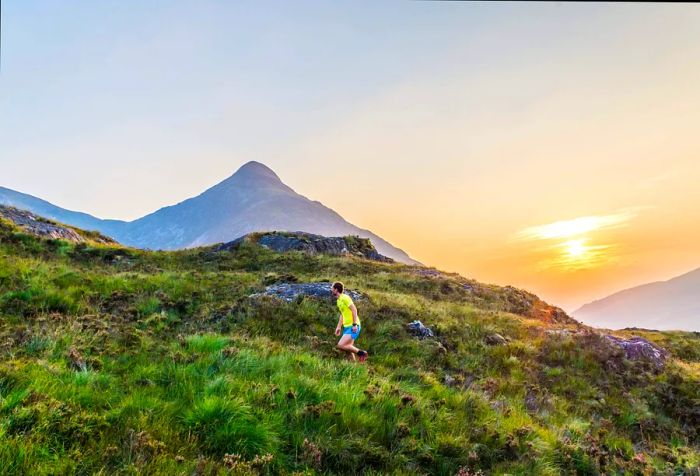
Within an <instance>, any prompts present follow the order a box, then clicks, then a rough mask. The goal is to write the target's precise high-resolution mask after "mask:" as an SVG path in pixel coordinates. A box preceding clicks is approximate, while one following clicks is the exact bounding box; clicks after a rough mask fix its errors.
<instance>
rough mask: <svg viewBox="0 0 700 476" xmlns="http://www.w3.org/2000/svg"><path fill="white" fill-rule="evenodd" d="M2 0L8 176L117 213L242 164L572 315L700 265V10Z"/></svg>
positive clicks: (0, 90) (448, 263) (176, 198)
mask: <svg viewBox="0 0 700 476" xmlns="http://www.w3.org/2000/svg"><path fill="white" fill-rule="evenodd" d="M267 7H268V8H264V9H263V8H261V7H259V6H258V5H256V4H255V3H236V4H225V5H222V4H217V3H214V2H202V3H197V4H196V5H191V4H187V3H186V2H171V3H168V4H167V5H165V4H162V5H161V4H159V5H144V4H142V3H134V2H100V3H99V4H94V3H87V2H85V3H80V4H76V5H74V7H73V8H72V9H71V11H70V12H68V11H67V9H64V8H61V7H60V6H58V5H56V4H52V3H50V2H39V1H27V2H21V3H20V2H16V3H11V4H7V3H5V4H3V15H2V22H3V25H2V31H3V37H2V69H1V70H0V166H1V167H2V170H3V173H2V177H1V178H0V186H5V187H8V188H11V189H13V190H17V191H20V192H23V193H28V194H31V195H34V196H37V197H39V198H42V199H45V200H48V201H50V202H52V203H54V204H55V205H58V206H61V207H64V208H68V209H72V210H76V211H82V212H86V213H90V214H93V215H95V216H98V217H101V218H117V219H127V220H130V219H134V218H137V217H140V216H143V215H146V214H148V213H150V212H153V211H155V210H157V209H158V208H161V207H163V206H167V205H172V204H175V203H178V202H180V201H182V200H184V199H187V198H189V197H192V196H195V195H197V194H199V193H201V192H202V191H204V190H205V189H206V188H208V187H210V186H212V185H214V184H216V183H218V182H220V181H221V180H224V179H225V178H226V177H228V176H229V175H231V174H232V173H233V172H234V171H235V170H236V169H237V168H238V167H239V166H240V165H242V164H244V163H245V162H248V161H249V160H256V161H259V162H262V163H264V164H266V165H267V166H269V167H270V168H272V169H273V170H274V171H275V172H276V173H277V174H278V175H279V176H280V177H281V179H282V180H283V181H284V182H285V183H286V184H287V185H289V186H291V187H292V188H293V189H295V190H296V191H297V192H299V193H301V194H302V195H305V196H307V197H309V198H310V199H312V200H318V201H320V202H322V203H324V204H325V205H327V206H329V207H330V208H332V209H334V210H336V211H337V212H338V213H340V214H341V215H342V216H343V217H344V218H346V219H347V220H348V221H350V222H352V223H354V224H356V225H358V226H360V227H363V228H367V229H369V230H371V231H373V232H374V233H376V234H378V235H379V236H381V237H383V238H385V239H386V240H388V241H389V242H391V243H392V244H394V245H396V246H398V247H400V248H402V249H403V250H405V251H406V252H407V253H409V254H410V255H411V256H412V257H413V258H415V259H417V260H419V261H421V262H423V263H425V264H427V265H431V266H435V267H437V268H440V269H444V270H447V271H455V272H459V273H461V274H463V275H465V276H468V277H473V278H475V279H478V280H480V281H485V282H492V283H497V284H512V285H515V286H518V287H522V288H525V289H528V290H530V291H532V292H535V293H536V294H538V295H540V296H541V297H542V298H543V299H545V300H547V301H549V302H551V303H553V304H556V305H559V306H561V307H563V308H565V309H566V310H567V311H573V310H575V309H576V308H578V307H579V306H580V305H582V304H584V303H586V302H589V301H592V300H594V299H600V298H603V297H605V296H607V295H610V294H612V293H614V292H617V291H620V290H622V289H625V288H628V287H631V286H635V285H639V284H644V283H648V282H653V281H662V280H666V279H669V278H672V277H675V276H678V275H681V274H683V273H686V272H688V271H690V270H693V269H696V268H698V267H700V258H699V257H698V246H697V243H698V242H700V220H699V219H698V218H699V217H700V190H699V189H698V188H697V183H698V179H700V168H698V167H697V165H696V163H697V159H696V157H695V156H696V154H697V153H698V149H699V148H700V147H699V146H698V143H697V138H696V135H697V133H696V132H695V128H694V124H696V123H697V122H698V120H699V119H700V107H699V106H700V81H699V80H700V65H698V64H697V61H695V58H697V57H698V53H700V28H698V27H697V25H698V24H700V6H698V5H692V4H681V5H675V4H592V5H591V4H549V3H547V4H510V3H508V4H488V3H486V4H475V3H459V2H455V3H452V2H446V3H434V2H425V3H420V2H416V3H393V2H386V3H379V4H375V3H369V2H362V3H352V4H350V3H339V4H329V3H320V2H318V3H316V2H304V3H299V4H295V5H293V6H292V5H287V4H284V3H276V4H274V5H267Z"/></svg>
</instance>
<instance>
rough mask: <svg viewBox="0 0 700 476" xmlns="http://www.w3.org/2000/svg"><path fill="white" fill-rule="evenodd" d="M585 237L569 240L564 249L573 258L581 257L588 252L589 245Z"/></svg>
mask: <svg viewBox="0 0 700 476" xmlns="http://www.w3.org/2000/svg"><path fill="white" fill-rule="evenodd" d="M584 242H585V240H584V239H578V240H569V241H567V242H566V243H564V249H565V250H566V252H567V253H568V255H569V256H570V257H571V258H581V257H583V256H584V255H585V254H586V250H587V247H586V245H585V244H584Z"/></svg>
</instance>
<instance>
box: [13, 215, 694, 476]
mask: <svg viewBox="0 0 700 476" xmlns="http://www.w3.org/2000/svg"><path fill="white" fill-rule="evenodd" d="M336 279H338V280H341V281H343V282H345V283H346V285H347V286H348V287H349V288H351V289H356V290H359V291H361V292H362V293H363V294H365V295H366V296H367V299H366V300H363V301H361V302H358V303H357V305H358V309H359V311H360V315H361V317H362V320H363V335H362V337H361V339H360V341H359V344H360V345H361V346H362V347H366V348H368V349H369V351H370V355H371V357H370V360H369V363H368V365H357V364H352V363H350V362H346V361H344V360H343V359H342V357H341V356H340V355H339V354H338V352H337V351H336V350H335V342H336V338H335V336H334V335H333V328H334V327H335V323H336V319H337V317H336V316H337V311H336V310H335V309H334V308H333V306H332V304H331V303H330V302H322V301H317V300H313V299H300V300H298V301H295V302H293V303H284V302H281V301H278V300H275V299H265V298H260V299H250V298H249V297H248V296H250V295H251V294H253V293H256V292H260V291H262V290H263V289H264V286H265V285H266V284H269V283H271V282H276V281H279V280H282V281H295V280H296V281H299V282H308V281H320V280H329V281H330V280H336ZM465 284H469V286H470V287H471V290H469V289H466V288H465V286H464V285H465ZM522 299H532V298H530V297H529V295H527V294H523V293H522V292H520V291H518V290H514V289H512V288H498V287H496V286H491V285H483V284H479V283H476V282H474V281H467V280H465V279H464V278H461V277H459V276H456V275H443V276H438V277H422V276H420V275H418V274H416V273H415V272H413V271H412V268H411V267H408V266H404V265H400V264H388V263H377V262H371V261H367V260H361V259H356V258H340V257H330V256H308V255H305V254H302V253H294V252H292V253H286V254H277V253H274V252H271V251H269V250H265V249H263V248H261V247H259V246H257V245H255V244H253V243H243V244H242V245H241V246H240V247H239V248H238V249H237V250H235V251H234V252H224V253H213V252H212V251H211V249H208V248H202V249H195V250H185V251H176V252H146V251H140V250H133V249H127V248H121V247H118V246H116V245H101V244H96V243H88V244H82V245H75V244H72V243H68V242H55V241H43V240H40V239H37V238H35V237H32V236H29V235H26V234H23V233H21V232H20V231H18V230H17V229H15V228H14V227H13V226H11V225H10V224H8V223H7V222H4V221H0V353H1V354H2V355H1V359H0V468H2V470H1V471H0V472H2V474H46V475H48V474H164V475H165V474H167V475H170V474H182V475H190V474H217V473H219V474H227V473H231V474H294V473H296V474H324V473H325V474H335V473H341V474H360V473H362V474H445V475H452V474H457V473H458V472H459V471H460V469H462V470H463V471H470V472H471V473H476V472H477V471H482V472H484V473H488V474H552V475H554V474H601V473H606V474H654V473H660V474H697V467H698V464H700V448H699V445H700V442H699V435H698V429H699V428H700V402H699V401H698V395H700V363H699V362H700V355H699V354H698V351H697V349H699V348H700V337H699V336H698V335H697V334H693V333H679V332H673V333H665V332H651V331H639V332H637V331H634V332H632V331H624V332H621V333H620V335H630V334H632V333H634V334H635V335H642V336H643V337H646V338H648V339H650V340H653V341H655V342H657V343H659V344H660V345H662V346H664V347H666V348H668V350H669V351H670V353H671V355H672V357H671V359H670V360H669V362H668V363H667V365H666V367H665V368H664V369H663V371H660V372H655V371H653V370H652V369H649V368H648V367H646V366H644V365H642V364H638V363H633V362H629V361H626V360H624V359H621V358H620V356H619V355H618V354H616V353H615V352H614V351H612V350H611V349H610V348H609V346H606V345H605V343H604V342H603V341H601V339H600V338H598V337H596V336H585V335H557V334H552V333H548V332H547V331H548V330H551V329H553V328H559V329H563V328H574V327H576V326H575V324H574V323H571V322H560V323H558V324H557V323H552V322H548V321H546V319H544V318H541V317H540V316H541V313H535V312H530V311H528V310H527V309H524V308H523V307H522V302H523V301H522ZM534 302H536V307H537V308H538V309H539V310H542V309H545V310H546V308H545V307H543V306H545V305H544V303H541V302H540V301H534ZM538 312H539V311H538ZM414 319H420V320H422V321H423V322H424V323H425V324H427V325H429V326H431V327H432V328H433V329H434V330H435V331H436V332H437V334H438V336H439V339H427V340H422V341H421V340H417V339H415V338H412V337H411V336H410V335H409V334H408V333H407V331H406V329H405V324H406V323H408V322H410V321H412V320H414ZM494 333H498V334H500V335H502V336H504V337H505V338H506V339H507V340H508V341H507V343H506V344H504V345H488V344H487V337H488V336H490V335H492V334H494ZM76 353H77V354H76ZM76 355H78V356H79V358H80V359H81V361H82V364H83V365H84V366H83V367H82V368H84V370H77V369H78V368H80V366H76V364H75V362H74V360H75V358H76ZM71 356H72V357H71ZM448 382H449V383H448ZM233 455H235V456H233ZM694 472H695V473H694Z"/></svg>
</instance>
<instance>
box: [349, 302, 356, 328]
mask: <svg viewBox="0 0 700 476" xmlns="http://www.w3.org/2000/svg"><path fill="white" fill-rule="evenodd" d="M350 310H351V311H352V325H353V326H356V325H357V308H356V307H355V303H353V304H350Z"/></svg>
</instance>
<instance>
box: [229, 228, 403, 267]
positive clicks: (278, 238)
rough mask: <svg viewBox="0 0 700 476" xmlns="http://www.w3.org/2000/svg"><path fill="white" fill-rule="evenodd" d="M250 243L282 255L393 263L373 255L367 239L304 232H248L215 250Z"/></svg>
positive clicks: (373, 251) (370, 244)
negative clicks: (345, 257)
mask: <svg viewBox="0 0 700 476" xmlns="http://www.w3.org/2000/svg"><path fill="white" fill-rule="evenodd" d="M246 241H247V242H254V243H257V244H259V245H260V246H263V247H265V248H268V249H271V250H274V251H277V252H280V253H284V252H287V251H302V252H304V253H309V254H311V255H315V254H328V255H334V256H348V255H350V256H358V257H361V258H366V259H370V260H374V261H384V262H393V260H392V259H391V258H387V257H386V256H383V255H381V254H379V252H377V250H376V249H375V247H374V245H372V242H371V241H370V240H369V239H368V238H359V237H357V236H344V237H341V236H334V237H327V236H321V235H314V234H312V233H304V232H300V231H299V232H293V233H290V232H277V231H273V232H269V233H250V234H248V235H245V236H242V237H240V238H238V239H236V240H234V241H231V242H229V243H224V244H222V245H219V246H218V247H217V248H216V251H231V250H235V249H237V248H238V247H239V246H240V245H241V244H242V243H244V242H246Z"/></svg>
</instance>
